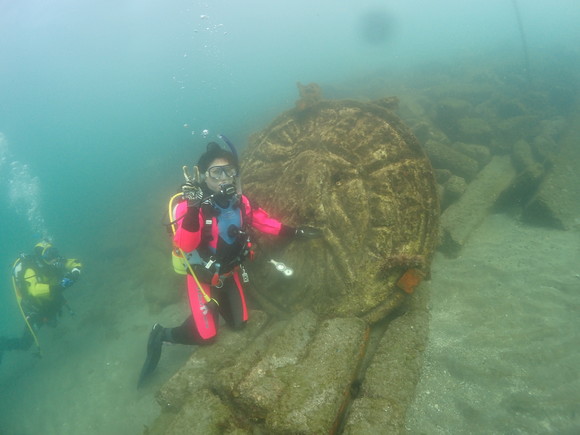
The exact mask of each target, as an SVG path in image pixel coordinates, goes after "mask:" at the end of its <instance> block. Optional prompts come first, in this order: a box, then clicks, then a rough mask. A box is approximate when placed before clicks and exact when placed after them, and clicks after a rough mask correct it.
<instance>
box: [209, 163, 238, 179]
mask: <svg viewBox="0 0 580 435" xmlns="http://www.w3.org/2000/svg"><path fill="white" fill-rule="evenodd" d="M236 175H238V169H237V168H236V167H235V166H234V165H224V166H212V167H211V168H208V170H207V172H206V176H208V177H210V178H213V179H214V180H225V179H227V178H233V177H235V176H236Z"/></svg>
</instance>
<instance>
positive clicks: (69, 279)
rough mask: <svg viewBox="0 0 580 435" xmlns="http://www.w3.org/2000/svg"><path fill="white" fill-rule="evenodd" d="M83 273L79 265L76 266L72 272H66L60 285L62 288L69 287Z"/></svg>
mask: <svg viewBox="0 0 580 435" xmlns="http://www.w3.org/2000/svg"><path fill="white" fill-rule="evenodd" d="M80 275H81V270H80V269H79V268H78V267H75V268H74V269H73V270H71V271H70V272H68V273H66V274H65V276H64V277H63V278H62V279H61V280H60V286H61V287H62V288H69V287H70V286H71V285H73V284H74V283H75V282H76V281H77V279H79V276H80Z"/></svg>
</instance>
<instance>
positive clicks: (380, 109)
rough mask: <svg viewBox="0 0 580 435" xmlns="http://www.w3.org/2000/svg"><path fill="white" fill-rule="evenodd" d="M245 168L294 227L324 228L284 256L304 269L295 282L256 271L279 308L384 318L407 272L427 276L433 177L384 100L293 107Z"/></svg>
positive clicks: (433, 233)
mask: <svg viewBox="0 0 580 435" xmlns="http://www.w3.org/2000/svg"><path fill="white" fill-rule="evenodd" d="M387 103H388V104H390V105H392V102H391V101H390V100H388V101H387ZM242 167H243V171H244V173H245V174H247V176H244V189H245V190H244V191H245V192H246V194H247V195H248V196H249V197H250V198H251V199H252V200H254V201H256V203H257V204H259V205H260V206H261V207H263V208H264V209H266V210H268V211H269V212H270V213H271V214H272V215H273V216H279V217H283V219H284V221H285V222H286V223H287V224H289V225H294V226H300V225H308V226H314V227H318V228H321V229H322V230H323V231H324V237H323V238H321V239H318V240H313V241H308V242H300V241H296V242H293V243H291V244H290V245H288V246H287V247H285V249H284V251H279V252H277V253H276V254H277V255H279V259H281V260H282V261H284V262H285V263H288V264H289V265H292V267H294V268H295V269H296V271H297V273H296V277H295V278H294V279H293V280H292V281H291V282H289V283H288V284H286V283H284V282H283V281H282V282H281V280H280V276H279V274H277V273H276V272H275V271H273V268H271V267H267V266H262V265H261V264H258V265H257V267H255V268H254V270H255V274H254V278H253V279H254V286H253V288H255V292H256V293H257V294H258V295H259V296H260V298H261V300H262V301H263V302H267V303H268V304H270V305H272V306H273V308H276V309H278V310H279V311H282V312H285V311H287V310H300V309H304V308H307V307H308V308H312V309H314V310H315V311H316V312H318V313H321V314H324V315H327V316H331V317H333V316H334V317H336V316H349V315H354V316H359V317H361V318H364V319H366V320H367V321H370V322H375V321H377V320H380V319H382V318H383V317H385V316H386V315H387V314H389V313H390V312H391V311H393V310H394V309H395V308H396V307H397V306H398V305H399V304H400V303H401V302H402V301H403V300H404V293H403V292H402V290H401V289H400V288H398V287H397V286H396V285H395V283H396V281H397V280H399V279H400V278H401V276H402V275H403V274H404V273H405V272H406V271H407V270H409V269H419V270H421V272H422V274H423V276H426V275H428V270H429V262H430V259H431V256H432V254H433V250H434V248H435V245H436V243H437V235H438V218H439V202H438V196H437V192H436V185H435V179H434V174H433V171H432V168H431V164H430V162H429V160H428V159H427V158H426V156H425V153H424V152H423V150H422V149H421V147H420V146H419V143H418V141H417V139H416V138H415V136H414V135H413V133H412V132H411V131H410V130H409V129H408V128H407V127H406V126H405V125H404V123H403V122H402V121H401V120H400V119H399V118H398V117H397V115H395V113H394V112H393V111H392V110H391V107H385V101H374V102H369V103H361V102H357V101H352V100H336V101H330V100H328V101H324V100H323V101H318V102H314V103H312V104H310V105H309V106H307V107H306V108H304V109H301V110H299V109H293V110H290V111H287V112H285V113H283V114H281V115H280V116H279V117H277V118H276V119H274V120H273V121H272V122H271V124H270V125H269V126H268V127H267V128H266V129H264V130H263V131H261V132H260V133H257V134H256V135H254V136H253V137H252V138H251V140H250V144H249V145H248V148H247V149H246V151H245V153H244V156H243V165H242ZM272 192H276V194H275V195H272ZM270 249H273V248H270Z"/></svg>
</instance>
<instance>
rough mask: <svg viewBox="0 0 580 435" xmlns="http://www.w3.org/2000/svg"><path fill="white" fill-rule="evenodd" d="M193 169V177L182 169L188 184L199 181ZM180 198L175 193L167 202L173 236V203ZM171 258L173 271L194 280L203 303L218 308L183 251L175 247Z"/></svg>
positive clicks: (197, 174)
mask: <svg viewBox="0 0 580 435" xmlns="http://www.w3.org/2000/svg"><path fill="white" fill-rule="evenodd" d="M193 169H194V177H192V176H191V175H190V174H189V169H188V168H187V166H184V167H183V175H184V177H185V179H186V180H187V181H189V182H195V181H197V180H199V170H198V168H197V166H194V167H193ZM181 197H182V194H181V193H176V194H175V195H173V196H172V197H171V199H170V200H169V219H170V220H171V231H172V232H173V234H175V230H176V223H175V216H174V214H173V210H174V205H173V202H174V201H175V200H176V199H177V198H181ZM178 254H179V255H178ZM171 256H172V258H171V261H172V263H173V269H174V270H175V271H176V272H177V273H179V274H181V275H186V274H187V272H186V270H188V271H189V273H190V274H191V276H192V277H193V279H194V280H195V284H196V285H197V288H199V290H200V291H201V294H202V296H203V299H204V301H205V303H206V304H208V303H209V302H211V301H214V302H215V303H216V304H217V305H218V306H219V303H218V301H216V300H215V299H213V298H210V297H209V295H208V294H207V293H206V292H205V291H204V290H203V287H202V286H201V283H200V282H199V280H198V279H197V275H196V274H195V272H194V271H193V268H192V267H191V264H190V263H189V261H187V257H186V255H185V252H183V250H182V249H181V248H179V247H177V246H176V247H175V249H174V250H172V251H171ZM176 266H177V267H176Z"/></svg>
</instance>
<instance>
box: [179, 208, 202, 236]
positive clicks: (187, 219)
mask: <svg viewBox="0 0 580 435" xmlns="http://www.w3.org/2000/svg"><path fill="white" fill-rule="evenodd" d="M181 227H182V228H183V229H184V230H186V231H189V232H192V233H194V232H196V231H199V208H197V207H188V209H187V213H185V216H183V222H182V224H181Z"/></svg>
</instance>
